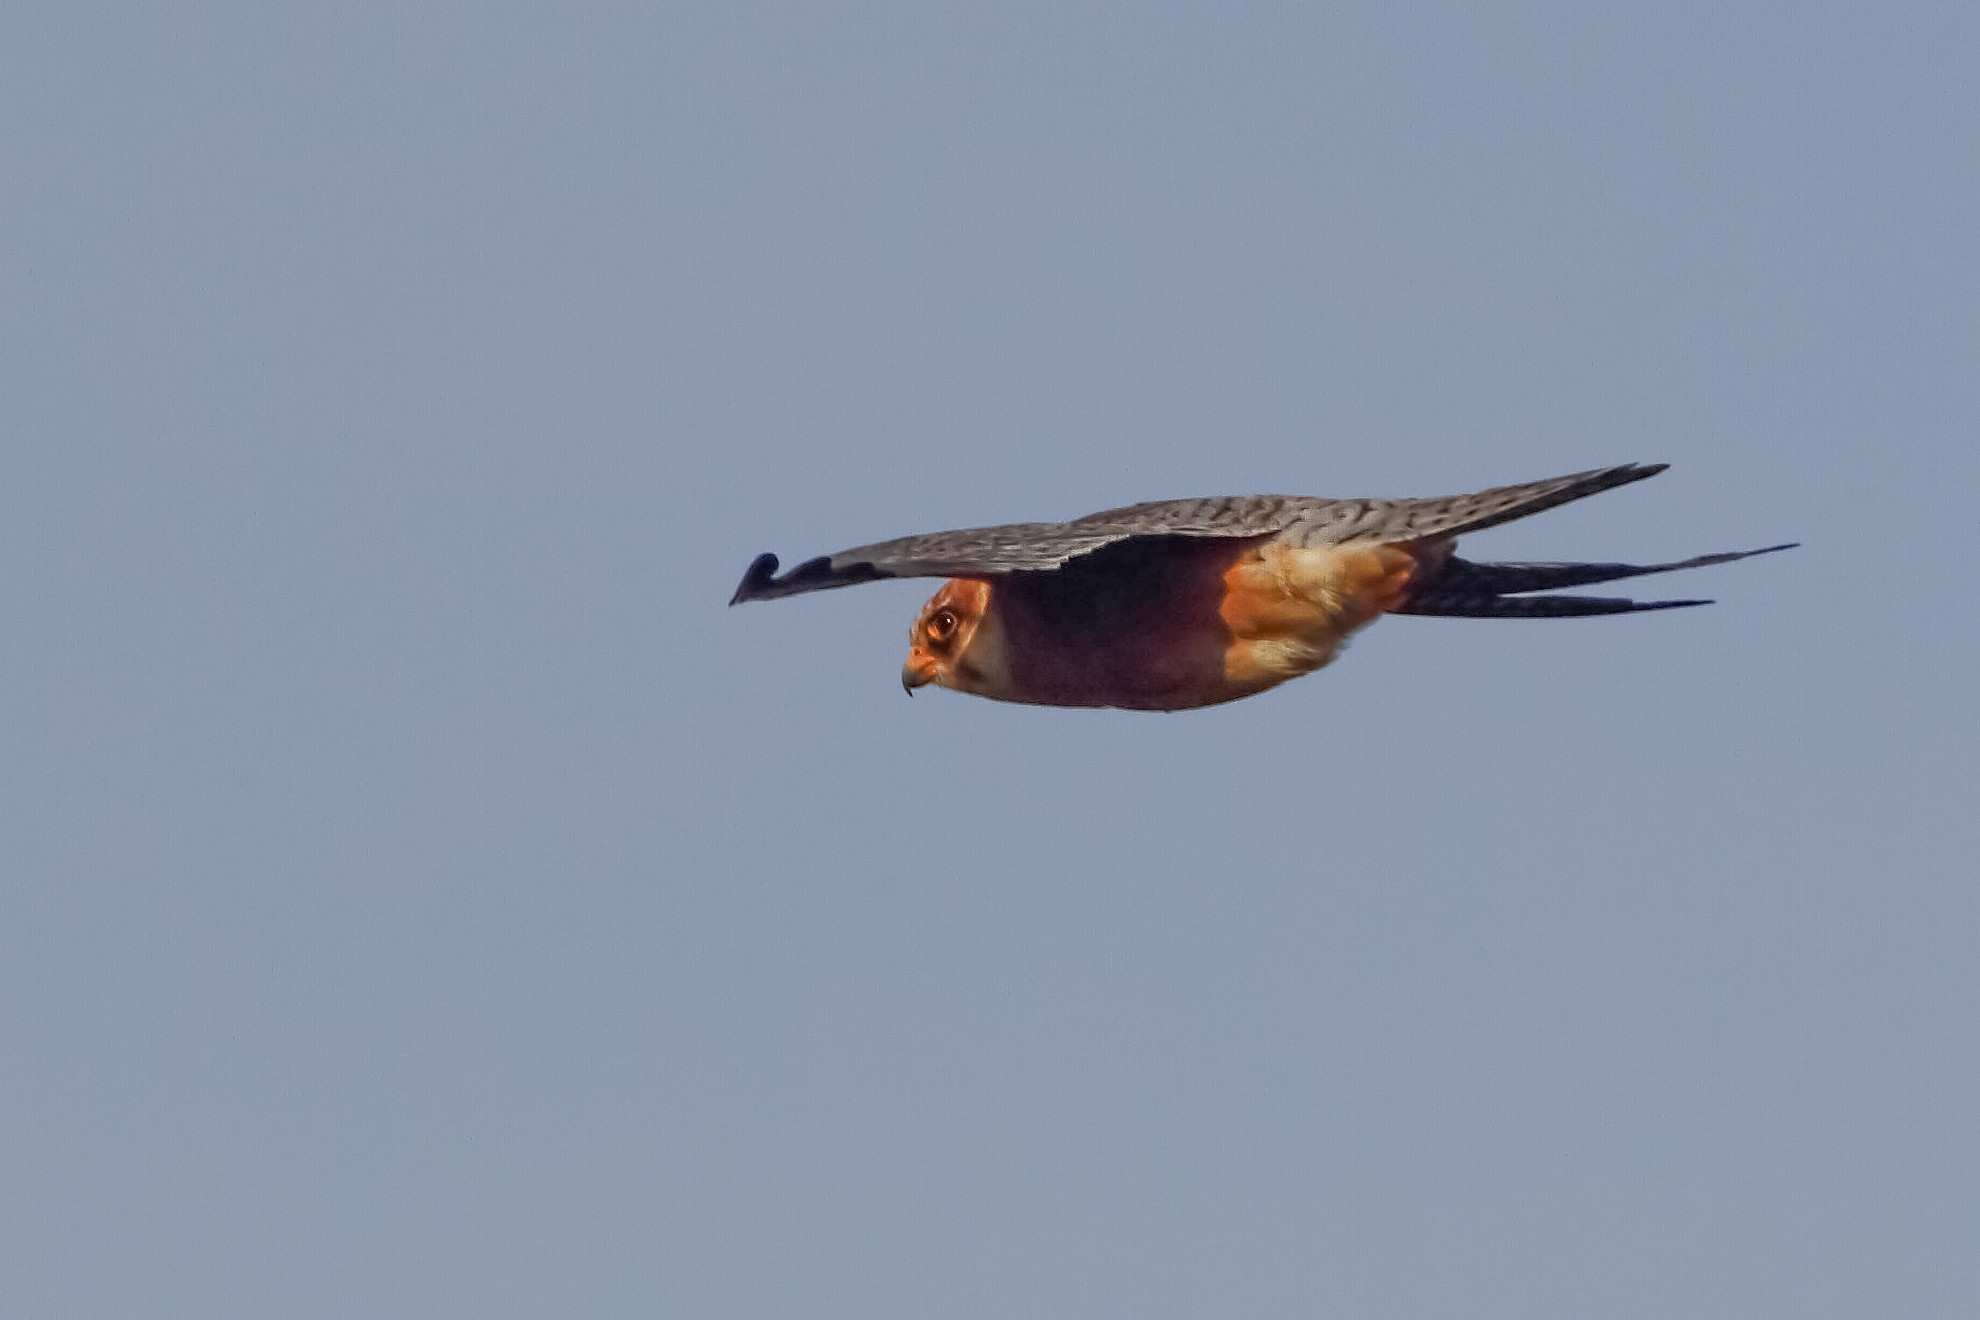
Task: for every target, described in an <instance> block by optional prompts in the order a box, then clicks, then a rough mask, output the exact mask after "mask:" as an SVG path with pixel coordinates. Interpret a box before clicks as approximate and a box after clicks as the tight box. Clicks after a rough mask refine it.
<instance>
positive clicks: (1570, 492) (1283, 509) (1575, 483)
mask: <svg viewBox="0 0 1980 1320" xmlns="http://www.w3.org/2000/svg"><path fill="white" fill-rule="evenodd" d="M1663 470H1664V465H1663V464H1661V463H1653V464H1635V463H1628V464H1623V465H1622V466H1619V467H1610V468H1598V469H1595V470H1594V471H1590V472H1576V473H1574V474H1572V475H1570V476H1565V477H1554V478H1552V479H1550V480H1547V481H1530V482H1526V483H1524V484H1522V485H1518V486H1498V487H1494V488H1493V489H1491V490H1482V491H1478V492H1476V493H1475V494H1471V495H1451V496H1444V497H1440V498H1436V499H1418V500H1352V499H1348V500H1334V499H1318V498H1314V497H1311V496H1304V495H1233V496H1219V497H1214V498H1209V499H1192V500H1160V501H1157V502H1155V503H1151V504H1131V505H1129V506H1128V507H1126V508H1124V509H1108V510H1106V511H1105V512H1102V513H1090V514H1088V515H1087V516H1086V517H1084V518H1075V519H1073V520H1072V521H1071V522H1063V523H1006V524H1004V525H1003V526H1000V527H971V528H966V529H963V530H960V531H952V532H931V533H929V534H927V535H924V536H904V537H901V538H900V539H898V540H894V541H881V542H878V543H877V544H874V545H862V546H856V547H854V548H853V549H851V550H841V551H839V552H838V553H837V554H834V555H824V556H821V557H819V558H817V559H809V560H806V561H805V562H804V563H802V564H799V565H798V566H797V567H795V568H793V569H791V571H790V572H788V573H785V574H784V575H783V576H782V577H779V576H777V567H778V560H777V556H775V555H770V554H764V555H758V556H757V557H756V559H755V561H754V562H752V563H751V564H750V566H749V571H748V572H746V573H744V574H743V580H742V585H741V586H739V587H737V588H736V594H735V595H734V596H732V597H730V599H729V603H730V604H731V605H734V604H737V603H738V602H741V601H745V600H774V599H776V598H777V597H779V596H795V595H797V594H799V593H800V592H805V591H824V590H826V589H828V588H831V587H849V586H852V585H854V584H855V583H859V582H874V581H878V580H879V579H881V578H905V577H961V578H984V577H995V576H997V575H999V574H1002V573H1037V572H1048V571H1050V570H1052V569H1056V568H1060V567H1062V566H1064V565H1065V564H1066V563H1067V562H1068V561H1070V560H1072V559H1076V558H1078V557H1079V556H1081V555H1087V554H1091V553H1093V552H1094V551H1095V550H1099V549H1101V548H1103V547H1105V546H1110V545H1114V544H1116V543H1117V542H1121V541H1126V540H1131V539H1133V538H1135V537H1144V536H1201V537H1226V538H1240V539H1244V538H1251V537H1264V536H1278V535H1281V534H1283V535H1284V536H1285V538H1286V539H1287V540H1288V541H1290V542H1291V543H1293V544H1295V545H1298V546H1319V545H1345V544H1348V543H1351V542H1382V543H1390V544H1393V543H1397V542H1403V541H1419V540H1425V539H1428V538H1430V537H1450V536H1457V535H1459V534H1461V533H1464V532H1475V531H1479V530H1481V529H1483V528H1486V527H1495V526H1497V525H1498V524H1500V523H1503V522H1510V521H1512V520H1513V519H1515V518H1524V517H1525V516H1526V515H1528V514H1531V513H1539V512H1540V511H1541V510H1543V509H1551V508H1553V507H1554V506H1556V505H1559V504H1566V503H1567V502H1568V501H1569V500H1578V499H1581V498H1582V497H1583V496H1587V495H1593V494H1595V493H1596V492H1598V491H1604V490H1609V489H1611V488H1612V487H1615V486H1621V485H1624V484H1626V483H1628V482H1632V481H1641V480H1642V479H1643V478H1645V477H1653V476H1655V475H1657V473H1659V472H1662V471H1663Z"/></svg>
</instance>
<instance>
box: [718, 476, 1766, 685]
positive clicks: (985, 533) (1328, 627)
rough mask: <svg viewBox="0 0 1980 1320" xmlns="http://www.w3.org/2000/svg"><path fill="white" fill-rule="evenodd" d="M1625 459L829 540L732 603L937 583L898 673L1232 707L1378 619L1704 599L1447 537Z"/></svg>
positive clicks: (1533, 509) (1700, 562) (760, 568)
mask: <svg viewBox="0 0 1980 1320" xmlns="http://www.w3.org/2000/svg"><path fill="white" fill-rule="evenodd" d="M1665 466H1666V465H1665V464H1662V463H1654V464H1637V463H1630V464H1624V465H1621V466H1619V467H1608V468H1598V469H1595V470H1593V471H1589V472H1577V473H1574V474H1572V475H1570V476H1565V477H1555V478H1553V479H1552V480H1550V481H1531V482H1526V483H1524V484H1522V485H1517V486H1499V487H1495V488H1494V489H1491V490H1482V491H1479V492H1477V493H1475V494H1471V495H1452V496H1446V497H1442V498H1436V499H1401V500H1388V499H1321V498H1317V497H1313V496H1303V495H1253V496H1236V497H1223V498H1210V499H1188V500H1164V501H1159V502H1156V503H1151V504H1134V505H1129V506H1128V507H1127V508H1124V509H1109V510H1107V511H1105V512H1103V513H1093V514H1088V515H1087V516H1086V517H1084V518H1075V519H1073V520H1072V521H1071V522H1063V523H1010V524H1006V525H1004V526H999V527H978V528H971V529H967V530H960V531H949V532H933V533H930V534H928V535H924V536H907V537H902V538H900V539H899V540H894V541H882V542H879V543H878V544H875V545H864V546H859V547H857V548H855V549H852V550H841V551H840V552H839V553H837V554H835V555H826V556H823V557H821V558H818V559H812V560H808V561H806V562H804V563H802V564H799V565H798V566H797V567H795V568H793V569H791V570H790V571H789V572H788V573H786V574H784V575H783V576H782V577H779V576H777V557H776V556H775V555H769V554H766V555H758V556H757V557H756V560H755V562H753V563H751V564H750V566H749V571H748V572H747V573H745V574H744V575H743V580H742V585H741V586H739V587H737V588H736V594H735V595H734V597H732V598H731V599H730V601H729V603H730V604H731V605H734V604H737V603H738V602H741V601H746V600H774V599H776V598H777V597H779V596H793V595H796V594H798V593H800V592H805V591H821V590H824V589H826V588H830V587H845V586H851V585H853V584H854V583H858V582H873V581H877V580H879V579H882V578H906V577H941V578H948V579H949V581H948V582H946V583H944V584H943V586H942V589H941V590H940V591H937V592H936V593H935V595H934V597H933V598H932V599H931V600H930V601H929V602H928V603H927V605H925V606H923V607H922V610H921V614H920V616H919V617H918V618H916V619H915V622H914V627H913V629H912V630H911V631H910V633H909V650H908V659H907V664H906V666H905V667H904V668H903V669H902V671H901V683H902V685H903V686H904V687H906V688H907V690H908V692H909V694H910V695H912V693H913V692H914V690H915V689H916V688H918V687H921V686H923V685H925V684H929V683H933V684H935V685H937V686H938V687H946V688H953V689H955V690H956V691H959V692H970V693H974V694H976V695H977V696H981V697H990V698H993V699H995V700H998V701H1018V702H1027V703H1031V704H1033V705H1042V706H1119V707H1125V708H1128V709H1133V710H1185V709H1189V708H1191V707H1196V706H1210V705H1215V704H1217V703H1219V702H1224V701H1235V700H1237V699H1238V698H1240V697H1248V696H1252V695H1254V694H1256V693H1259V692H1263V691H1264V690H1265V689H1267V688H1270V687H1276V686H1277V685H1278V684H1280V683H1283V682H1285V681H1286V680H1287V679H1289V678H1297V677H1299V676H1300V675H1301V674H1307V673H1311V672H1312V671H1314V670H1316V669H1318V668H1320V667H1321V666H1322V665H1325V664H1326V663H1327V662H1328V661H1330V660H1332V659H1333V658H1334V656H1335V654H1336V653H1337V652H1339V650H1340V649H1341V645H1342V643H1344V642H1345V641H1346V640H1347V638H1348V637H1349V635H1350V634H1352V633H1354V632H1356V631H1358V630H1359V629H1361V628H1364V627H1366V626H1367V625H1368V624H1370V623H1372V622H1374V621H1375V619H1376V618H1377V617H1379V616H1380V615H1383V614H1430V615H1443V616H1452V617H1460V618H1474V619H1476V618H1486V619H1547V618H1560V617H1563V616H1568V615H1587V614H1625V613H1631V612H1634V611H1639V610H1667V609H1676V608H1678V607H1681V606H1686V605H1707V604H1710V603H1711V602H1709V601H1704V600H1650V601H1637V600H1628V599H1624V598H1619V597H1607V596H1575V595H1566V596H1563V595H1531V594H1528V593H1532V592H1550V591H1554V590H1556V589H1558V588H1562V587H1578V586H1585V585H1588V584H1590V583H1595V582H1613V581H1615V580H1617V579H1620V578H1631V577H1640V576H1642V575H1644V574H1646V573H1668V572H1671V571H1673V570H1676V569H1681V568H1703V567H1705V566H1706V565H1708V564H1725V563H1731V562H1732V561H1733V560H1736V559H1745V558H1748V557H1750V556H1752V555H1763V554H1768V553H1770V552H1772V551H1775V550H1786V549H1790V548H1791V547H1792V544H1793V543H1789V544H1787V545H1773V546H1768V547H1766V548H1765V549H1762V550H1744V551H1734V552H1731V553H1725V554H1713V555H1699V556H1697V557H1696V558H1692V559H1681V560H1676V561H1674V562H1671V563H1667V564H1583V563H1561V564H1479V563H1473V562H1471V561H1470V560H1466V559H1460V558H1458V556H1457V554H1456V553H1455V547H1456V542H1457V538H1458V537H1460V536H1462V535H1465V534H1467V533H1470V532H1478V531H1483V530H1484V529H1486V528H1488V527H1496V526H1498V525H1499V524H1500V523H1505V522H1511V521H1512V520H1513V519H1515V518H1524V517H1526V516H1527V515H1528V514H1533V513H1539V512H1540V511H1542V510H1543V509H1551V508H1553V507H1555V506H1556V505H1560V504H1566V503H1567V502H1568V501H1570V500H1578V499H1581V498H1583V497H1584V496H1588V495H1593V494H1596V493H1597V492H1600V491H1605V490H1609V489H1612V488H1614V487H1616V486H1622V485H1626V484H1628V483H1629V482H1632V481H1641V480H1643V479H1644V478H1645V477H1653V476H1655V475H1657V473H1659V472H1662V471H1663V470H1664V468H1665Z"/></svg>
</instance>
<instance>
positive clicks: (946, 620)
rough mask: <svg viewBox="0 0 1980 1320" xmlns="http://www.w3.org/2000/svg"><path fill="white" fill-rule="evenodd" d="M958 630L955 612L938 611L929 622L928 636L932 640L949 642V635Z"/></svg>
mask: <svg viewBox="0 0 1980 1320" xmlns="http://www.w3.org/2000/svg"><path fill="white" fill-rule="evenodd" d="M955 630H956V612H955V611H954V610H936V611H935V613H934V614H933V615H932V616H931V617H930V618H929V620H928V636H929V638H930V639H931V640H933V641H937V642H941V641H947V640H948V637H949V634H950V633H952V632H954V631H955Z"/></svg>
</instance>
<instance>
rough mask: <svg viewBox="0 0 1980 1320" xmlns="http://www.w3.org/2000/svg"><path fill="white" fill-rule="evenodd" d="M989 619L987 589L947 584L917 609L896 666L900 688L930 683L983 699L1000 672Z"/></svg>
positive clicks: (966, 582)
mask: <svg viewBox="0 0 1980 1320" xmlns="http://www.w3.org/2000/svg"><path fill="white" fill-rule="evenodd" d="M989 613H990V584H989V583H988V582H981V581H976V580H974V579H970V578H952V579H951V580H949V581H947V582H945V583H943V584H942V589H941V590H940V591H938V592H936V593H935V594H934V595H933V596H931V597H930V598H929V600H928V603H927V604H926V605H924V606H922V607H921V614H920V616H919V617H917V618H916V619H915V621H914V627H913V628H911V629H909V630H908V658H907V663H906V664H905V665H903V666H901V686H902V687H904V688H906V689H907V691H908V695H910V696H912V695H913V694H914V690H915V689H916V688H918V687H922V686H925V685H926V684H929V683H933V684H935V685H936V686H937V687H946V688H955V689H956V690H957V691H960V692H977V693H984V692H986V690H987V689H988V688H990V687H991V686H993V685H994V683H995V681H996V675H997V674H998V673H1000V672H1001V670H1002V665H1001V663H1000V657H999V656H997V655H996V654H995V652H996V651H997V650H998V649H999V648H998V647H997V645H996V642H995V638H994V633H995V631H996V630H995V628H994V627H986V626H985V623H986V620H987V619H988V616H989Z"/></svg>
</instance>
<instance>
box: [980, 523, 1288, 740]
mask: <svg viewBox="0 0 1980 1320" xmlns="http://www.w3.org/2000/svg"><path fill="white" fill-rule="evenodd" d="M1253 543H1254V540H1253V539H1251V538H1247V539H1237V538H1206V537H1189V536H1161V537H1139V538H1136V539H1134V540H1130V541H1123V542H1120V543H1118V544H1115V545H1112V546H1109V547H1107V548H1106V549H1104V550H1099V551H1096V552H1094V553H1093V554H1090V555H1083V556H1081V557H1079V558H1077V559H1074V560H1072V561H1071V562H1069V563H1067V564H1066V565H1065V566H1064V567H1062V568H1059V569H1055V570H1053V571H1051V572H1045V573H1012V574H1009V575H1007V576H1005V577H1003V578H1000V579H999V580H998V582H997V585H996V588H995V591H994V595H993V598H994V601H995V609H996V610H997V613H998V617H999V619H1000V621H1001V622H1002V625H1003V630H1004V636H1005V640H1006V645H1007V647H1008V656H1009V659H1008V664H1009V668H1010V678H1011V681H1012V685H1013V687H1014V688H1016V689H1017V690H1018V691H1020V692H1022V693H1023V697H1022V698H1021V699H1023V700H1027V701H1032V702H1036V703H1039V704H1043V705H1055V706H1126V707H1133V708H1142V709H1173V708H1175V707H1177V706H1179V705H1198V704H1201V702H1200V700H1196V699H1189V698H1188V694H1191V693H1196V692H1201V691H1204V690H1205V689H1206V686H1207V685H1215V684H1217V683H1220V682H1221V680H1222V675H1223V666H1224V654H1225V650H1226V648H1227V647H1228V646H1229V644H1230V640H1231V638H1230V632H1229V630H1228V629H1227V628H1226V627H1225V625H1224V621H1223V619H1222V617H1221V616H1220V614H1219V609H1220V607H1221V605H1222V603H1223V598H1224V578H1223V574H1224V571H1225V570H1226V569H1227V568H1229V567H1230V565H1231V564H1232V563H1233V562H1235V561H1236V560H1237V559H1239V558H1240V557H1242V556H1243V555H1245V554H1247V553H1249V552H1250V550H1251V548H1252V545H1253Z"/></svg>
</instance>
